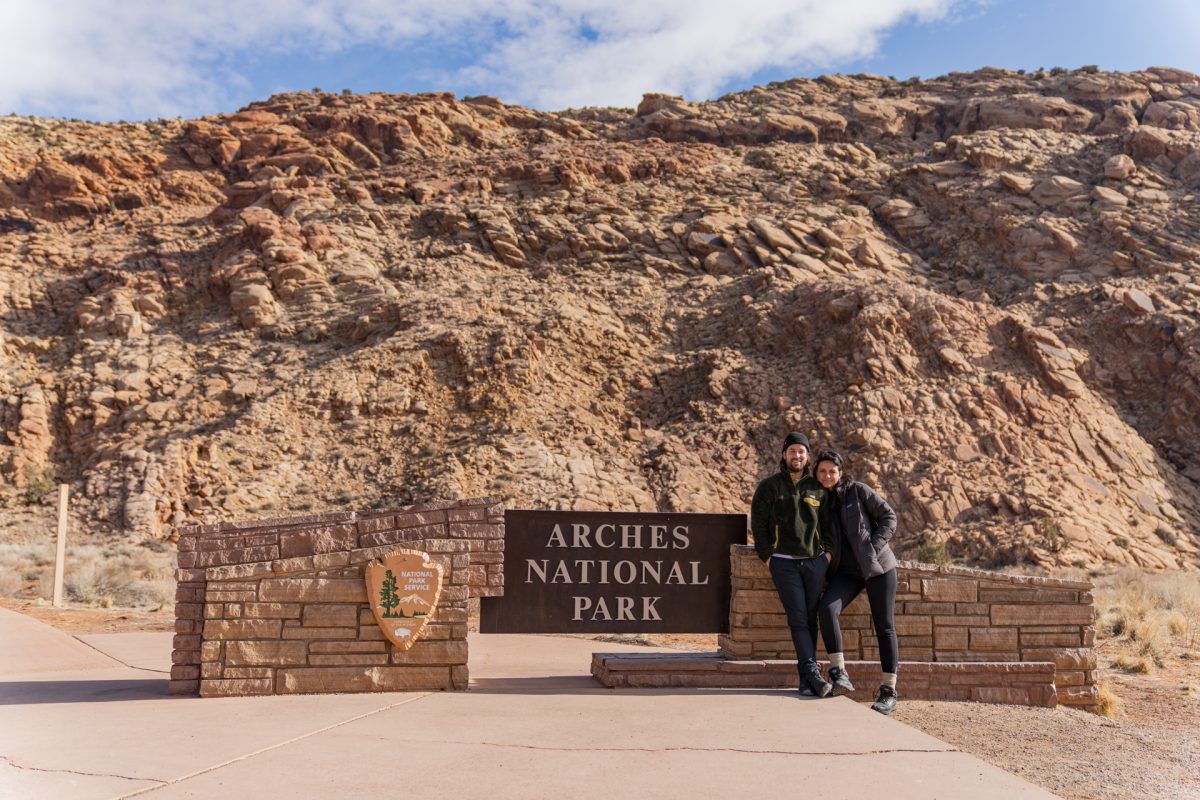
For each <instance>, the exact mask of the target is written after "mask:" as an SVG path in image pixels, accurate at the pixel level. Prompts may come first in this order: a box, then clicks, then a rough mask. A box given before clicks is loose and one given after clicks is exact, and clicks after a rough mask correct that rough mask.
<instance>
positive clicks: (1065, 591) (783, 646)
mask: <svg viewBox="0 0 1200 800" xmlns="http://www.w3.org/2000/svg"><path fill="white" fill-rule="evenodd" d="M731 558H732V560H733V595H732V597H731V600H730V611H729V633H728V634H723V635H722V636H721V637H720V646H721V651H722V653H723V654H724V655H725V656H726V657H727V658H730V659H737V660H770V659H791V660H795V658H796V655H795V651H794V650H793V649H792V644H791V637H790V635H789V633H788V628H787V622H786V619H785V617H784V614H783V608H782V607H781V606H780V604H779V598H778V596H777V594H776V592H775V586H774V583H773V582H772V580H771V575H770V573H769V572H768V571H767V567H766V566H765V565H764V564H763V563H762V562H761V561H759V559H758V556H757V555H756V554H755V552H754V548H753V547H749V546H746V545H737V546H734V547H733V548H732V553H731ZM897 577H898V579H899V580H898V588H897V593H896V633H897V636H898V637H899V641H900V659H901V661H905V662H908V661H929V662H1009V663H1011V662H1051V663H1053V664H1054V665H1055V668H1056V669H1055V679H1054V682H1055V686H1056V687H1057V694H1058V702H1059V703H1062V704H1065V705H1074V706H1089V707H1090V706H1094V705H1095V704H1096V702H1097V687H1096V654H1095V650H1094V649H1093V646H1094V644H1095V636H1096V629H1095V627H1094V623H1095V611H1094V609H1093V606H1092V592H1091V588H1092V587H1091V584H1089V583H1086V582H1080V581H1065V580H1058V579H1054V578H1041V577H1033V576H1025V575H1006V574H1001V573H996V572H986V571H983V570H974V569H963V568H959V567H934V566H931V565H928V564H917V563H912V562H901V564H900V567H899V569H898V576H897ZM841 623H842V640H843V645H844V651H845V654H846V659H847V660H848V661H877V660H878V658H879V649H878V647H877V645H876V640H875V634H874V630H873V628H872V626H871V615H870V607H869V605H868V603H867V598H866V593H865V592H864V593H863V594H862V595H860V596H859V597H858V598H857V599H856V600H855V601H854V602H853V603H851V604H850V605H849V606H848V607H847V608H846V609H845V611H844V612H843V613H842V617H841ZM823 655H824V648H823V647H821V646H820V645H818V656H819V657H820V656H823ZM901 680H903V678H901Z"/></svg>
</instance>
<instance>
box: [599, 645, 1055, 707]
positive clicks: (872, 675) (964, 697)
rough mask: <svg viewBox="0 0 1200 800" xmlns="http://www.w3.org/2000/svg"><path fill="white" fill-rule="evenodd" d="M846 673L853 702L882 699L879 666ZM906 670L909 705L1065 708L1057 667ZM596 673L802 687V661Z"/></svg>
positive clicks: (622, 659) (640, 679)
mask: <svg viewBox="0 0 1200 800" xmlns="http://www.w3.org/2000/svg"><path fill="white" fill-rule="evenodd" d="M822 666H825V665H822ZM846 669H847V671H848V672H849V673H850V675H852V676H853V678H854V683H855V691H854V692H853V693H852V694H851V695H850V697H851V698H852V699H854V700H859V701H869V700H874V699H875V693H876V691H877V688H878V686H879V683H880V680H881V679H882V677H883V676H882V674H881V670H880V668H879V662H878V661H870V662H864V661H847V662H846ZM900 671H901V673H902V675H901V686H900V691H901V694H902V696H903V697H904V698H906V699H921V700H952V701H973V702H978V703H1001V704H1005V705H1022V706H1042V707H1049V708H1053V707H1054V706H1055V705H1056V704H1057V692H1056V691H1055V686H1054V674H1055V669H1054V664H1051V663H1049V662H1023V663H1012V664H995V663H985V662H958V663H953V662H947V663H940V662H929V661H923V662H913V663H910V662H902V663H901V665H900ZM592 675H593V677H595V678H596V680H598V681H599V682H600V683H602V684H604V685H605V686H609V687H612V688H621V689H659V688H673V687H712V688H733V687H745V688H751V687H752V688H779V689H794V688H796V687H797V686H798V685H799V677H798V675H797V673H796V662H795V661H794V660H792V661H768V660H763V661H746V660H731V659H727V658H725V657H724V656H723V655H721V654H720V653H687V654H678V655H675V654H663V653H593V654H592Z"/></svg>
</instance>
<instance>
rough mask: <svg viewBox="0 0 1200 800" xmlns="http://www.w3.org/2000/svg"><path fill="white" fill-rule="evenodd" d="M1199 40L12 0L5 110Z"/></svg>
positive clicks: (738, 5)
mask: <svg viewBox="0 0 1200 800" xmlns="http://www.w3.org/2000/svg"><path fill="white" fill-rule="evenodd" d="M1198 41H1200V2H1196V1H1195V0H1144V2H1142V3H1140V4H1135V3H1132V2H1128V0H1126V2H1117V1H1116V0H1096V1H1095V2H1085V1H1084V0H1041V2H1038V1H1037V0H752V2H750V3H749V4H748V3H747V2H745V0H740V2H737V1H734V2H731V0H691V2H690V3H687V4H681V3H678V2H677V0H636V2H632V1H628V2H610V1H609V0H259V2H254V3H245V2H243V1H242V0H207V1H206V2H205V3H203V4H200V3H194V2H182V1H176V2H171V1H170V0H2V2H0V114H4V113H10V112H13V113H18V114H35V115H42V116H61V117H81V118H85V119H98V120H116V119H130V120H136V119H153V118H157V117H164V116H182V117H197V116H203V115H206V114H215V113H220V112H226V111H233V110H236V109H237V108H239V107H241V106H244V105H246V104H247V103H249V102H251V101H254V100H259V99H264V98H266V97H268V96H269V95H271V94H273V93H276V92H283V91H291V90H297V89H312V88H314V87H320V88H322V89H325V90H327V91H340V90H342V89H351V90H353V91H356V92H367V91H388V92H423V91H434V90H445V91H453V92H455V93H456V94H458V95H460V96H463V95H472V94H492V95H496V96H498V97H500V98H501V99H503V100H505V101H506V102H511V103H520V104H522V105H529V106H533V107H535V108H541V109H545V110H556V109H561V108H566V107H571V106H585V105H614V106H634V105H636V104H637V102H638V101H639V99H640V98H641V95H642V94H643V93H644V92H655V91H657V92H669V93H672V94H682V95H684V96H686V97H688V98H689V99H692V100H703V99H707V98H711V97H716V96H719V95H721V94H724V93H726V92H731V91H737V90H739V89H744V88H748V87H750V86H753V85H755V84H761V83H766V82H769V81H773V80H786V79H787V78H792V77H798V76H799V77H805V76H808V77H811V76H816V75H820V74H822V73H826V72H874V73H878V74H882V75H892V76H895V77H896V78H899V79H904V78H907V77H910V76H913V75H917V76H921V77H926V78H928V77H934V76H937V75H940V74H944V73H946V72H951V71H970V70H973V69H977V68H979V67H982V66H997V67H1007V68H1011V69H1027V70H1033V69H1036V68H1038V67H1045V68H1047V69H1049V68H1051V67H1055V66H1063V67H1068V68H1075V67H1079V66H1083V65H1085V64H1096V65H1098V66H1100V67H1101V68H1102V69H1115V70H1135V69H1141V68H1143V67H1147V66H1173V67H1180V68H1183V69H1187V70H1190V71H1192V72H1200V47H1197V45H1196V43H1197V42H1198Z"/></svg>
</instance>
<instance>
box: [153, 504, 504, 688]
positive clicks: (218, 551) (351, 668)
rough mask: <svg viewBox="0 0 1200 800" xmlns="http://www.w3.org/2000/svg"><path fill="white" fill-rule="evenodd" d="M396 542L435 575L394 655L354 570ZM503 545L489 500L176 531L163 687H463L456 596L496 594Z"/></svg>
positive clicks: (461, 602) (460, 605)
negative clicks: (416, 620)
mask: <svg viewBox="0 0 1200 800" xmlns="http://www.w3.org/2000/svg"><path fill="white" fill-rule="evenodd" d="M401 548H403V549H411V550H420V551H423V552H426V553H428V554H429V557H430V559H431V560H433V561H437V562H439V563H441V564H442V566H443V568H444V570H445V572H444V578H443V584H442V586H443V588H442V594H441V599H440V600H439V602H438V608H437V611H436V612H435V613H434V615H433V616H432V617H431V618H430V620H429V622H428V623H427V626H426V628H425V631H424V633H423V634H422V636H421V639H420V640H419V641H418V642H417V643H416V644H414V645H413V646H412V647H411V648H410V649H409V650H407V651H403V652H402V651H399V650H398V649H396V648H395V647H393V646H392V645H391V643H389V642H388V641H387V640H386V639H385V638H384V636H383V632H382V631H381V630H380V628H379V626H378V625H377V624H376V622H375V616H374V614H373V613H372V611H371V608H370V606H369V605H368V602H367V592H366V584H365V582H364V579H363V572H364V568H365V566H366V564H367V563H368V562H370V561H372V560H374V559H382V558H384V557H386V556H387V555H388V554H389V553H391V552H393V551H395V550H398V549H401ZM503 551H504V510H503V508H502V507H501V506H500V505H499V501H498V500H496V499H494V498H484V499H479V500H464V501H459V502H448V503H432V504H424V505H416V506H409V507H406V508H402V509H395V510H388V511H350V512H341V513H334V514H320V515H313V516H306V517H292V518H287V519H273V520H258V521H252V522H227V523H221V524H219V525H205V526H198V527H191V528H183V529H181V530H180V531H179V570H178V571H177V573H176V578H177V580H178V588H177V591H176V601H177V602H176V606H175V616H176V621H175V631H176V633H175V640H174V648H175V649H174V652H173V653H172V668H171V683H170V691H171V692H172V693H173V694H196V693H199V694H201V695H202V696H218V695H245V694H283V693H304V692H359V691H411V690H433V689H465V688H466V686H467V678H468V674H467V641H466V639H467V599H468V597H469V596H475V597H485V596H494V595H500V594H503V591H504V573H503V560H504V552H503Z"/></svg>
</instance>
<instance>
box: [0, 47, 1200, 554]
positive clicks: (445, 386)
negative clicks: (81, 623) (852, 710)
mask: <svg viewBox="0 0 1200 800" xmlns="http://www.w3.org/2000/svg"><path fill="white" fill-rule="evenodd" d="M1197 109H1200V78H1198V77H1197V76H1195V75H1191V74H1190V73H1185V72H1182V71H1179V70H1169V69H1161V68H1160V69H1151V70H1146V71H1143V72H1135V73H1125V74H1119V73H1101V72H1094V71H1090V70H1089V71H1080V72H1076V73H1067V74H1063V75H1048V74H1044V73H1038V74H1033V75H1025V74H1018V73H1014V72H1008V71H1004V70H994V69H989V70H982V71H980V72H976V73H970V74H967V73H954V74H952V75H949V76H945V77H943V78H940V79H937V80H933V81H926V82H919V81H905V82H903V83H897V82H896V81H894V80H891V79H887V78H882V77H877V76H870V75H857V76H825V77H822V78H819V79H816V80H799V79H798V80H792V81H787V82H784V83H780V84H772V85H770V86H767V87H759V88H755V89H752V90H749V91H746V92H741V93H737V94H733V95H729V96H726V97H723V98H721V99H719V100H716V101H712V102H706V103H691V102H687V101H685V100H684V99H682V98H677V97H670V96H665V95H647V96H646V98H645V99H644V100H643V102H642V103H641V104H640V106H639V107H638V108H637V110H636V111H628V110H618V109H585V110H579V111H568V112H562V113H557V114H550V113H542V112H537V111H532V110H529V109H524V108H520V107H516V106H509V105H506V104H504V103H502V102H500V101H499V100H496V99H494V98H488V97H477V98H465V99H461V100H460V99H456V98H455V97H453V96H451V95H447V94H436V95H413V96H409V95H383V94H371V95H358V96H355V95H331V94H323V93H297V94H288V95H279V96H276V97H273V98H271V99H269V100H266V101H263V102H260V103H255V104H253V105H251V106H250V107H248V108H246V109H243V110H242V111H239V112H237V113H236V114H230V115H221V116H217V117H210V118H205V119H201V120H193V121H178V120H160V121H158V122H151V123H138V124H129V123H122V124H119V125H94V124H89V123H81V122H66V121H57V120H42V119H31V118H21V117H7V118H3V119H0V362H2V363H4V364H5V368H4V369H3V370H0V494H3V497H4V500H5V503H6V504H7V505H8V506H10V507H12V506H15V505H17V504H19V503H21V502H23V500H22V498H26V499H28V497H29V491H28V487H29V486H30V485H31V483H38V482H40V483H43V484H44V483H46V482H47V481H49V480H51V479H57V480H64V481H67V482H68V483H71V484H72V485H73V486H74V487H75V495H76V496H77V497H78V498H79V499H78V502H77V504H76V506H75V511H74V513H75V514H76V516H77V518H78V523H79V525H81V526H82V527H83V528H84V529H86V530H88V531H91V532H93V533H95V534H97V535H100V534H105V535H117V536H119V535H124V536H129V537H134V538H147V537H149V538H155V537H165V536H168V535H169V534H170V532H171V530H172V527H173V526H175V525H178V524H182V523H188V522H198V521H211V520H217V519H227V518H234V517H237V518H244V517H251V516H255V515H263V514H268V513H269V514H270V515H273V516H277V515H279V514H281V513H290V512H304V511H309V510H326V509H337V508H342V507H355V508H362V507H370V506H373V505H380V506H384V505H401V504H406V503H410V502H413V501H423V500H430V499H436V498H450V499H453V498H459V497H465V496H475V495H499V496H503V497H506V498H508V502H509V503H510V505H512V506H524V507H573V508H600V509H641V510H662V511H740V510H744V509H745V508H746V507H747V505H748V500H749V495H750V492H751V491H752V489H753V486H754V483H755V481H756V479H757V478H758V477H760V476H762V475H763V474H765V473H766V472H767V471H768V470H770V469H772V468H773V466H774V463H775V460H776V457H777V453H776V447H777V442H778V441H779V439H780V437H781V435H782V433H783V432H785V431H787V430H790V429H800V430H804V431H806V432H808V433H809V434H810V436H811V437H812V438H813V439H814V440H815V441H816V442H818V443H819V446H832V447H835V448H837V449H839V450H842V451H843V452H845V453H846V454H847V456H848V460H849V463H850V465H851V467H852V469H853V471H854V472H855V473H856V474H858V475H859V476H860V477H862V478H863V479H865V480H867V481H868V482H870V483H872V484H875V485H877V486H878V487H879V488H880V489H881V490H882V491H883V492H884V493H885V494H886V495H887V496H888V497H889V498H890V499H891V500H892V501H893V503H894V505H895V506H896V508H897V510H898V511H899V513H900V517H901V520H902V524H901V531H900V534H899V538H898V547H899V548H900V549H901V550H902V551H907V552H909V553H910V554H911V555H914V556H915V555H916V552H917V548H918V547H919V546H920V545H922V544H930V543H944V544H945V545H946V547H947V549H948V551H949V552H950V553H951V555H953V556H954V557H957V558H960V559H963V560H967V561H971V562H974V563H981V564H985V565H989V566H995V565H999V564H1009V563H1026V564H1028V563H1033V564H1037V565H1040V566H1042V567H1044V568H1046V569H1050V570H1053V569H1055V568H1060V567H1067V566H1072V565H1074V566H1087V567H1097V566H1102V565H1140V566H1146V567H1164V568H1191V567H1195V566H1197V565H1200V449H1198V447H1197V443H1200V324H1198V319H1200V317H1198V314H1200V277H1198V274H1197V273H1198V269H1200V267H1198V264H1197V260H1198V258H1200V217H1198V212H1197V210H1196V209H1197V205H1196V203H1195V192H1196V191H1197V188H1200V122H1198V120H1200V114H1198V113H1197ZM0 513H5V512H0ZM0 522H2V518H0Z"/></svg>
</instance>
